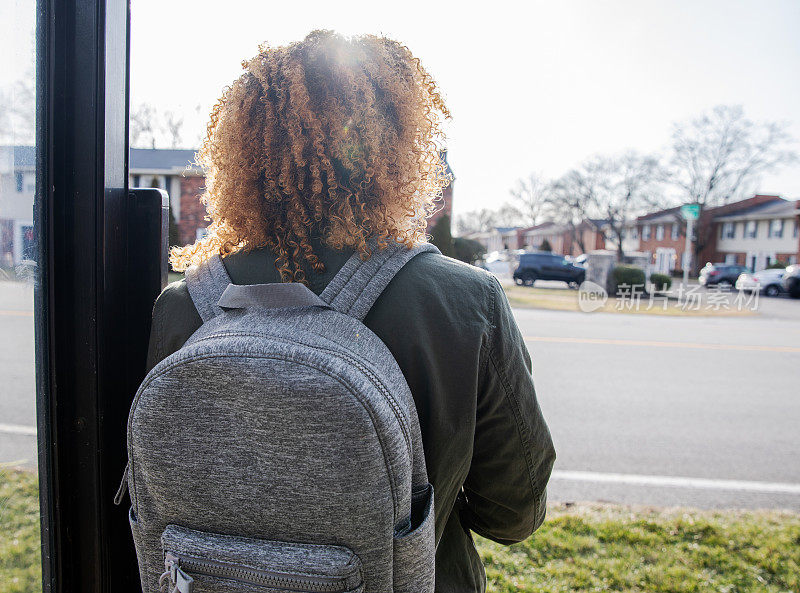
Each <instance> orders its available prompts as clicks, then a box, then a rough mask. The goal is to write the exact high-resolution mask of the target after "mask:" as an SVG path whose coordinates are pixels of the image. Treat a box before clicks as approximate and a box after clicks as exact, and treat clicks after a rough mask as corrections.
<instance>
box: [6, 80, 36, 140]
mask: <svg viewBox="0 0 800 593" xmlns="http://www.w3.org/2000/svg"><path fill="white" fill-rule="evenodd" d="M35 80H36V78H35V76H34V74H33V71H32V70H29V71H28V72H27V73H26V74H25V76H23V77H22V78H21V79H19V80H17V81H16V82H14V84H13V85H10V86H8V87H6V88H0V142H4V143H10V142H14V143H16V144H33V142H34V135H35V132H36V90H35V88H34V81H35Z"/></svg>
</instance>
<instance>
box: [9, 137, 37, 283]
mask: <svg viewBox="0 0 800 593" xmlns="http://www.w3.org/2000/svg"><path fill="white" fill-rule="evenodd" d="M35 191H36V151H35V149H34V147H33V146H0V268H11V267H13V266H15V265H18V264H20V263H21V262H22V261H23V260H26V259H33V258H34V257H35V254H34V248H35V240H34V234H33V197H34V194H35Z"/></svg>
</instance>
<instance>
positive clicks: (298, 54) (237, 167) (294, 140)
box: [171, 31, 449, 282]
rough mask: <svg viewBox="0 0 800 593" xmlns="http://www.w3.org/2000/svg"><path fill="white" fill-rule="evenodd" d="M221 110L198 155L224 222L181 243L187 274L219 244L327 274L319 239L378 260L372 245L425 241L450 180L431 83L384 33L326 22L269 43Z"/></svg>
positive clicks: (298, 270)
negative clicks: (374, 241) (343, 32)
mask: <svg viewBox="0 0 800 593" xmlns="http://www.w3.org/2000/svg"><path fill="white" fill-rule="evenodd" d="M242 65H243V68H244V70H245V72H244V74H242V75H241V76H240V77H239V78H238V79H237V80H236V81H235V82H234V83H233V84H232V85H231V86H230V87H227V88H226V89H225V91H224V93H223V95H222V97H221V98H220V100H219V101H218V102H217V104H216V105H215V106H214V109H213V110H212V113H211V121H210V122H209V125H208V133H207V136H206V139H205V141H204V144H203V147H202V149H201V151H200V153H199V158H198V160H199V163H200V164H201V165H202V166H203V168H204V169H205V173H206V190H205V193H204V195H203V196H202V199H203V201H204V203H205V205H206V208H207V210H208V215H209V217H210V219H211V221H212V223H211V225H210V226H209V229H208V234H207V235H206V236H205V237H204V238H202V239H200V240H198V241H197V242H196V243H194V244H193V245H188V246H185V247H178V248H175V249H173V251H172V254H171V262H172V265H173V267H174V268H175V269H176V270H185V269H186V268H187V267H189V266H190V265H193V264H197V263H200V262H202V261H203V260H204V259H206V258H208V257H209V256H211V255H212V254H214V253H218V254H220V255H227V254H230V253H233V252H236V251H240V250H249V249H255V248H259V247H267V248H269V249H270V250H272V252H273V253H275V255H276V258H277V259H276V265H277V267H278V269H279V270H280V272H281V278H282V279H283V281H284V282H287V281H298V282H302V281H304V280H305V272H304V270H305V269H313V270H315V271H322V270H323V265H322V263H321V261H320V260H319V259H318V257H317V254H316V253H315V252H314V246H313V242H312V238H318V239H319V240H320V241H321V242H322V243H324V244H326V245H328V246H330V247H333V248H335V249H342V248H345V247H351V248H353V249H355V250H356V251H357V252H360V253H361V254H362V256H364V257H366V256H368V255H369V253H368V249H367V240H368V239H369V238H370V237H378V238H379V240H380V242H382V243H383V244H385V243H386V242H387V241H399V242H403V243H405V244H406V245H408V246H409V247H410V246H412V245H413V244H415V243H418V242H420V241H421V240H423V239H424V235H425V227H426V218H427V216H428V215H429V214H430V213H431V212H432V211H433V209H434V203H435V200H436V199H437V198H438V197H439V196H440V195H441V192H442V188H443V187H444V186H445V185H446V184H447V182H448V179H447V178H446V176H445V173H444V168H443V165H442V160H441V158H440V150H441V140H442V138H443V134H442V131H441V127H440V125H441V119H442V117H449V113H448V111H447V108H446V107H445V105H444V103H443V101H442V98H441V96H440V95H439V92H438V90H437V88H436V85H435V83H434V81H433V79H432V78H431V77H430V76H429V75H428V73H427V72H426V71H425V70H424V69H423V67H422V66H421V65H420V63H419V60H417V59H416V58H415V57H414V56H413V55H412V54H411V52H410V51H409V50H408V48H406V47H405V46H403V45H401V44H399V43H397V42H396V41H392V40H390V39H386V38H384V37H375V36H362V37H356V38H344V37H342V36H340V35H337V34H335V33H332V32H328V31H315V32H312V33H311V34H309V35H308V36H307V37H306V38H305V39H304V40H303V41H301V42H298V43H293V44H291V45H288V46H285V47H275V48H272V47H268V46H261V47H260V48H259V52H258V54H257V55H256V56H255V57H254V58H252V59H250V60H248V61H245V62H243V64H242Z"/></svg>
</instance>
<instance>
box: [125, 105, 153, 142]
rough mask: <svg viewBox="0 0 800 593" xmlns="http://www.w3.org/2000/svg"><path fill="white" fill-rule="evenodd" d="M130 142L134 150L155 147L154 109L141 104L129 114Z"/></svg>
mask: <svg viewBox="0 0 800 593" xmlns="http://www.w3.org/2000/svg"><path fill="white" fill-rule="evenodd" d="M130 142H131V146H132V147H134V148H145V147H147V148H155V147H156V108H155V107H153V106H152V105H149V104H147V103H141V104H140V105H138V106H137V107H136V109H134V110H132V111H131V114H130Z"/></svg>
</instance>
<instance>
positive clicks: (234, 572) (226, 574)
mask: <svg viewBox="0 0 800 593" xmlns="http://www.w3.org/2000/svg"><path fill="white" fill-rule="evenodd" d="M164 568H165V569H166V572H165V574H166V573H167V572H168V573H169V574H170V580H171V582H172V585H173V586H174V587H175V588H176V589H177V590H178V591H180V592H181V593H191V592H192V590H193V588H194V579H193V578H192V577H191V575H192V574H195V575H202V576H210V577H217V578H223V579H230V580H235V581H239V582H241V583H245V584H248V585H256V586H259V587H272V588H280V589H287V590H289V591H297V592H306V591H313V592H315V593H316V592H319V593H345V592H346V591H348V590H350V589H352V587H349V586H348V582H347V581H348V577H347V576H341V577H330V576H323V575H318V576H311V575H293V574H287V573H284V572H277V571H272V570H261V569H257V568H251V567H248V566H241V565H238V564H230V563H227V562H220V561H217V560H204V559H202V558H195V557H192V556H180V557H178V556H174V555H172V554H169V553H167V555H166V559H165V561H164ZM187 573H189V574H187ZM183 583H185V585H184V586H183V587H180V584H183Z"/></svg>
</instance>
